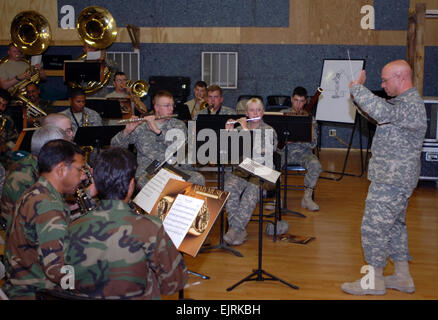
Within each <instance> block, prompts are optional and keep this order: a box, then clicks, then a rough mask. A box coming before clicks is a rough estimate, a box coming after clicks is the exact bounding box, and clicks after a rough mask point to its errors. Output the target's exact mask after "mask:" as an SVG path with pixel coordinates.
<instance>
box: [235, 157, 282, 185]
mask: <svg viewBox="0 0 438 320" xmlns="http://www.w3.org/2000/svg"><path fill="white" fill-rule="evenodd" d="M239 167H241V168H242V169H244V170H246V171H248V172H249V173H251V174H253V175H255V176H257V177H260V178H262V179H263V180H266V181H269V182H271V183H275V182H277V179H278V177H279V176H280V174H281V173H280V172H279V171H275V170H272V169H271V168H269V167H267V166H264V165H261V164H260V163H258V162H256V161H254V160H252V159H250V158H245V159H244V160H243V161H242V163H241V164H239Z"/></svg>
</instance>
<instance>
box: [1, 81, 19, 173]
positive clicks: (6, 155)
mask: <svg viewBox="0 0 438 320" xmlns="http://www.w3.org/2000/svg"><path fill="white" fill-rule="evenodd" d="M10 99H11V96H10V94H9V92H8V91H6V90H4V89H0V163H1V164H2V165H3V167H4V168H5V169H6V170H8V167H9V165H10V164H11V161H12V159H11V151H12V149H13V148H14V146H15V143H16V142H17V138H18V132H17V130H16V128H15V123H14V120H12V118H11V117H10V116H9V115H7V114H6V109H7V108H8V104H9V101H10Z"/></svg>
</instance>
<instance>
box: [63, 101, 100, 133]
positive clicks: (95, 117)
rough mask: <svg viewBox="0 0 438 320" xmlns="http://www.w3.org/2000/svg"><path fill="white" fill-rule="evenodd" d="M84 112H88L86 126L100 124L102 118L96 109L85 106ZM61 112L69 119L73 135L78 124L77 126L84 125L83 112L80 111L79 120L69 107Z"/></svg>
mask: <svg viewBox="0 0 438 320" xmlns="http://www.w3.org/2000/svg"><path fill="white" fill-rule="evenodd" d="M84 112H85V113H86V114H88V125H87V126H88V127H98V126H102V118H101V116H100V115H99V114H98V113H97V112H96V111H94V110H93V109H90V108H87V107H85V108H84ZM61 113H63V114H65V115H66V116H67V117H68V118H69V119H70V121H71V127H72V129H73V136H74V135H76V132H77V131H78V126H79V127H83V126H84V122H85V119H84V114H83V113H82V116H81V119H80V121H79V120H77V119H76V118H75V117H74V116H73V113H72V111H71V108H68V109H66V110H64V111H62V112H61Z"/></svg>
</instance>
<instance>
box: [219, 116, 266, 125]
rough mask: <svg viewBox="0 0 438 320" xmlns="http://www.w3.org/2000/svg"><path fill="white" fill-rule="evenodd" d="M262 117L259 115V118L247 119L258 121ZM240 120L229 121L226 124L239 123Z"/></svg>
mask: <svg viewBox="0 0 438 320" xmlns="http://www.w3.org/2000/svg"><path fill="white" fill-rule="evenodd" d="M261 118H262V117H257V118H250V119H246V122H248V121H257V120H260V119H261ZM238 122H239V121H229V122H227V123H226V124H235V123H238Z"/></svg>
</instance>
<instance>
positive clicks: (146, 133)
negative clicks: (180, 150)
mask: <svg viewBox="0 0 438 320" xmlns="http://www.w3.org/2000/svg"><path fill="white" fill-rule="evenodd" d="M153 103H154V110H155V114H154V115H149V116H146V117H144V120H145V121H137V122H130V123H127V124H126V127H125V129H124V130H122V131H120V132H119V133H118V134H116V135H115V136H114V137H113V138H112V139H111V146H118V147H123V148H128V146H129V145H130V144H134V145H135V147H136V149H137V162H138V168H137V171H136V174H135V177H136V182H137V186H138V187H139V188H142V187H143V186H144V185H145V184H146V183H147V182H148V181H149V178H148V177H147V175H146V168H147V167H148V166H149V165H150V164H151V163H152V162H153V161H154V160H157V161H159V162H160V163H161V162H163V161H164V160H165V159H166V149H167V148H168V147H170V146H171V145H172V144H173V141H166V140H165V137H166V133H167V132H168V131H169V130H171V129H178V130H180V132H181V134H182V135H183V136H184V138H185V139H186V140H187V127H186V125H185V123H184V122H183V121H181V120H178V119H175V118H166V117H170V116H171V115H172V114H173V109H174V107H175V102H174V99H173V96H172V94H171V93H170V92H168V91H165V90H160V91H158V92H157V93H156V94H155V97H154V102H153ZM163 117H164V118H163ZM157 118H160V119H157ZM177 167H178V169H181V170H182V171H183V172H185V173H186V174H188V175H189V176H190V179H189V180H188V181H189V182H192V183H195V184H200V185H204V184H205V179H204V176H203V175H202V174H200V173H198V172H196V171H194V168H193V167H192V166H191V165H189V164H178V165H177Z"/></svg>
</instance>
